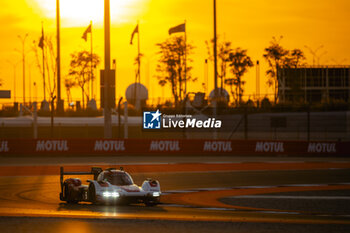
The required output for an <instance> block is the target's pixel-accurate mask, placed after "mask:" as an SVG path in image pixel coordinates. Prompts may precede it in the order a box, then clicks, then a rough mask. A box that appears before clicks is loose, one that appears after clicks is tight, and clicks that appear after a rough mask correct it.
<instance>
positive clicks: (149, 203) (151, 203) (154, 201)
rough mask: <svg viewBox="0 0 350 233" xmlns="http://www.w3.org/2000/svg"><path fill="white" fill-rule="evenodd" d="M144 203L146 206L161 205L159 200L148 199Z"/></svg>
mask: <svg viewBox="0 0 350 233" xmlns="http://www.w3.org/2000/svg"><path fill="white" fill-rule="evenodd" d="M144 203H145V206H156V205H158V204H159V200H157V199H151V200H150V199H147V200H145V201H144Z"/></svg>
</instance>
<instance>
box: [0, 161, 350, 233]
mask: <svg viewBox="0 0 350 233" xmlns="http://www.w3.org/2000/svg"><path fill="white" fill-rule="evenodd" d="M272 160H273V161H270V160H269V159H268V158H266V159H265V161H261V160H259V161H258V162H254V161H243V163H240V162H237V161H236V162H234V163H232V161H223V162H222V163H218V162H216V163H214V162H213V161H212V160H208V161H209V162H208V163H204V162H206V161H203V160H202V161H201V162H202V163H194V162H196V161H195V159H193V160H191V161H190V163H185V164H182V163H181V162H180V163H174V161H172V162H171V163H170V164H167V163H163V164H161V165H154V164H149V163H148V164H147V165H141V164H138V165H137V166H133V165H131V164H130V163H129V164H128V165H127V166H125V168H128V169H129V171H130V173H131V175H132V176H133V178H134V181H135V183H137V184H139V185H140V184H141V182H142V181H143V180H144V179H146V178H147V177H153V178H156V179H158V180H159V181H160V184H161V188H162V191H163V192H164V194H165V195H164V196H162V204H161V205H159V206H157V207H151V208H149V207H144V206H143V205H133V206H104V205H91V204H89V203H82V204H79V205H67V204H65V203H62V202H60V201H59V199H58V193H59V176H58V175H57V174H58V166H56V165H53V163H52V164H50V165H41V166H36V167H33V166H21V167H13V166H11V164H10V166H5V165H6V164H2V166H1V169H0V174H1V177H0V215H1V216H2V217H0V227H1V232H73V231H74V232H77V233H79V232H101V231H111V232H114V230H115V229H119V230H120V231H121V232H140V231H141V230H142V232H155V231H159V232H184V231H185V232H286V233H287V232H349V231H350V210H349V208H346V206H350V201H349V200H347V198H341V197H348V195H349V193H350V191H349V190H350V183H349V182H350V169H349V168H350V163H349V162H348V161H342V160H339V161H337V162H332V161H331V162H327V161H326V160H325V159H321V160H320V161H317V160H312V161H308V162H306V163H304V162H303V161H293V160H289V161H287V160H285V161H283V159H280V160H279V161H276V160H275V159H272ZM331 160H332V159H331ZM188 161H189V160H187V161H186V162H188ZM90 162H91V161H90ZM100 162H101V161H100V160H96V161H95V162H94V163H91V164H98V163H100ZM134 162H135V161H134ZM135 163H137V162H135ZM142 163H145V162H144V161H142ZM61 164H62V163H61ZM22 165H24V164H22ZM106 166H107V165H106ZM70 168H71V169H76V168H79V169H80V168H88V166H86V165H84V166H82V167H77V166H76V165H75V164H71V167H70ZM17 169H22V171H21V172H19V171H18V170H17ZM128 169H127V170H128ZM16 170H17V173H15V172H13V171H16ZM36 171H40V172H36ZM38 173H39V174H38ZM82 178H83V180H84V179H86V178H87V177H82ZM264 195H265V196H266V197H267V198H269V200H268V201H266V197H265V198H261V196H264ZM283 195H284V196H288V198H283V197H282V196H283ZM273 196H274V197H273ZM294 196H299V197H303V198H299V199H293V198H292V197H294ZM305 196H309V197H310V196H311V197H312V205H308V204H309V203H310V198H309V199H308V198H304V197H305ZM332 197H333V198H332ZM339 197H340V198H339ZM327 198H328V199H327ZM338 199H339V200H338ZM291 200H292V203H291ZM305 206H307V207H306V209H305V208H301V207H305ZM327 206H331V208H327Z"/></svg>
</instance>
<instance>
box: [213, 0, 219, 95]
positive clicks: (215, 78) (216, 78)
mask: <svg viewBox="0 0 350 233" xmlns="http://www.w3.org/2000/svg"><path fill="white" fill-rule="evenodd" d="M217 88H218V61H217V37H216V0H214V93H215V98H217Z"/></svg>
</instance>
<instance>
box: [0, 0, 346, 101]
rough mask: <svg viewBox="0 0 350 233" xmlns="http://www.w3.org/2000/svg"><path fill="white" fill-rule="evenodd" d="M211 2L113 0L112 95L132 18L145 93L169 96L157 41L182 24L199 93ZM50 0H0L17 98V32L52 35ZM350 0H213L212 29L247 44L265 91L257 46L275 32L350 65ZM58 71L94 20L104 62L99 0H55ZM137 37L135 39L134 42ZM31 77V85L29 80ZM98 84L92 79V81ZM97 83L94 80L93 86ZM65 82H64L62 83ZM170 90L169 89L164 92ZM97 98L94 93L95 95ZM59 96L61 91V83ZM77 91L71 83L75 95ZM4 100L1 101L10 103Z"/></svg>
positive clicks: (2, 51)
mask: <svg viewBox="0 0 350 233" xmlns="http://www.w3.org/2000/svg"><path fill="white" fill-rule="evenodd" d="M212 2H213V1H212V0H167V1H164V0H111V21H112V26H111V57H112V58H115V59H116V60H117V85H118V89H117V96H123V95H124V92H125V89H126V87H127V86H128V85H129V84H130V83H132V82H133V81H134V77H135V76H134V73H135V67H134V65H133V63H134V57H135V56H136V53H137V46H136V43H134V45H133V46H131V45H129V41H130V35H131V32H132V31H133V29H134V27H135V25H136V23H137V20H139V21H140V36H141V50H142V51H141V52H142V53H143V54H144V58H143V60H142V67H141V82H142V83H143V84H145V85H146V86H147V87H148V88H149V91H150V97H151V98H157V97H159V96H161V95H163V92H164V95H165V96H166V97H171V94H170V89H169V88H168V87H167V88H166V89H164V90H163V92H162V89H161V88H160V87H159V86H158V84H157V83H158V82H157V79H156V78H155V77H154V75H155V74H156V73H155V66H156V64H157V56H156V52H157V47H156V46H155V44H156V43H158V42H162V41H164V40H165V39H166V38H168V33H167V32H168V29H169V27H172V26H175V25H178V24H180V23H182V22H183V21H184V20H186V22H187V38H188V41H189V42H191V43H192V44H194V45H195V47H196V48H195V50H194V53H195V54H194V55H193V56H192V58H193V60H194V63H193V64H192V65H193V67H194V69H193V72H192V74H193V76H195V77H198V81H197V83H194V84H190V85H189V90H190V91H203V88H202V85H201V83H202V82H204V81H205V80H204V73H205V72H204V59H205V58H207V50H206V45H205V41H206V40H210V39H211V38H212V35H213V19H212ZM55 4H56V3H55V0H16V1H13V0H2V1H1V2H0V23H1V30H0V78H1V79H2V82H3V86H2V87H1V89H11V90H12V89H13V86H14V82H13V76H14V73H13V71H14V69H13V65H11V64H10V63H9V62H8V61H10V62H12V63H18V64H17V66H16V67H17V69H16V80H17V84H16V89H17V91H16V95H17V101H20V100H21V99H22V96H23V94H22V64H21V62H20V60H21V54H20V53H19V52H16V51H15V50H14V49H15V48H17V49H21V42H20V40H19V38H18V37H17V36H18V35H24V34H25V33H28V34H29V37H28V39H27V44H26V46H27V48H28V50H29V48H30V46H31V43H32V41H33V40H38V39H39V38H40V35H41V21H44V25H45V32H46V34H47V35H51V36H55V30H56V29H55ZM349 12H350V1H347V0H321V1H320V0H318V1H316V0H308V1H305V0H294V1H287V0H279V1H278V0H265V1H260V0H245V1H239V0H217V14H218V19H217V20H218V34H219V35H221V37H223V38H225V39H226V40H229V41H231V42H232V44H233V47H234V48H235V47H241V48H243V49H247V50H248V55H250V56H251V58H252V60H253V61H254V62H255V61H256V60H260V61H261V68H260V70H261V71H260V76H261V84H260V87H261V88H260V92H261V93H262V94H264V93H271V92H272V89H269V88H267V86H266V85H265V82H266V78H265V70H266V67H267V65H266V62H265V61H264V60H263V58H262V55H263V50H264V48H265V47H267V46H268V45H269V41H270V40H271V38H272V37H273V36H276V37H279V36H280V35H282V36H283V37H284V38H283V40H282V41H281V44H282V45H283V46H284V47H285V48H287V49H294V48H300V49H302V50H304V51H305V54H306V56H307V62H308V63H309V64H312V60H313V59H312V58H313V57H312V55H311V54H310V52H309V51H308V50H307V49H306V48H304V46H305V45H307V46H309V47H310V48H312V49H316V48H317V47H319V46H320V45H323V46H324V47H323V48H322V49H320V50H319V53H318V54H319V55H322V56H321V57H320V64H329V65H334V64H350V45H349V41H350V27H349V22H350V15H349V14H348V13H349ZM61 17H62V19H61V68H62V71H61V75H62V80H63V79H64V78H65V76H66V75H67V73H68V68H69V62H70V54H71V53H73V52H74V51H79V50H83V49H87V50H89V48H90V43H89V41H88V42H84V40H83V39H81V36H82V34H83V32H84V30H85V28H86V27H87V26H88V25H89V22H90V20H93V36H94V51H95V52H96V53H98V54H99V55H100V57H101V58H102V62H101V65H100V66H99V67H98V68H99V69H101V68H103V57H104V54H103V51H104V44H103V0H61ZM135 42H136V40H135ZM35 62H36V60H35V58H34V53H33V52H29V53H28V54H27V63H26V64H27V71H26V99H27V100H28V99H29V93H30V91H29V86H31V88H32V89H31V94H32V96H35V94H36V91H35V89H34V87H33V82H34V81H35V82H36V83H37V85H38V87H37V95H38V96H39V100H41V99H42V96H43V94H42V91H41V90H42V78H41V76H40V73H39V71H38V68H37V67H36V63H35ZM255 75H256V69H255V67H253V68H251V70H250V71H249V73H247V74H246V75H245V76H244V79H245V80H246V81H247V84H246V88H245V89H246V91H245V94H247V95H251V96H252V97H253V95H254V94H255ZM29 76H30V77H31V85H29ZM96 83H98V82H96ZM95 86H97V85H95ZM62 88H63V82H62ZM212 88H213V68H212V63H209V89H212ZM168 90H169V91H168ZM95 94H97V98H98V99H99V97H98V96H99V93H96V91H95ZM61 95H62V97H63V98H66V92H65V90H64V88H63V89H62V94H61ZM80 97H81V92H80V89H79V88H75V89H74V92H73V98H74V99H79V98H80ZM11 101H12V100H8V99H7V100H2V101H1V102H11Z"/></svg>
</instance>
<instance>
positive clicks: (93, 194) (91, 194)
mask: <svg viewBox="0 0 350 233" xmlns="http://www.w3.org/2000/svg"><path fill="white" fill-rule="evenodd" d="M88 195H89V200H90V201H91V202H92V203H96V188H95V185H94V184H93V183H90V184H89V189H88Z"/></svg>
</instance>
